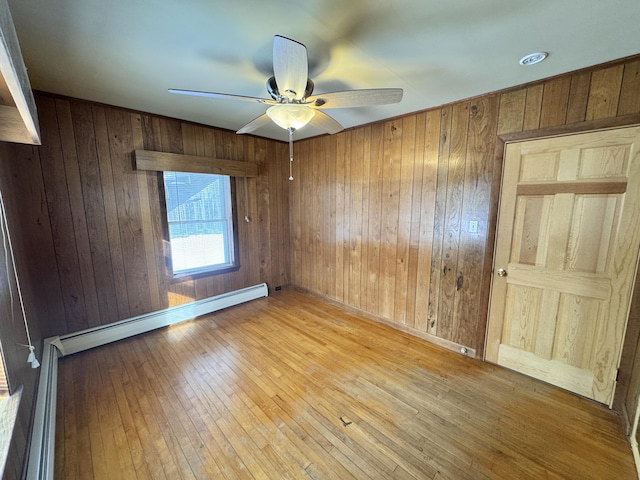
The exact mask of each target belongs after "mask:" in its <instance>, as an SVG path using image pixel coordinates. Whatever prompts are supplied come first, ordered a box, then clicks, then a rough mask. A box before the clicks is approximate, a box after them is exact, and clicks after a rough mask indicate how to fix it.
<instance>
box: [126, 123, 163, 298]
mask: <svg viewBox="0 0 640 480" xmlns="http://www.w3.org/2000/svg"><path fill="white" fill-rule="evenodd" d="M131 132H132V140H133V145H134V148H135V149H143V148H144V139H143V133H142V118H141V116H140V115H131ZM155 175H156V173H155V172H147V171H137V172H136V180H137V184H138V194H139V201H140V220H141V225H142V238H143V242H144V253H145V260H146V262H145V263H146V272H145V274H146V276H147V279H148V281H149V295H150V299H151V308H152V309H153V310H160V309H161V308H162V303H161V301H160V288H159V285H158V277H157V273H156V272H157V271H158V270H159V269H160V267H159V266H158V265H157V263H156V259H157V255H156V244H157V243H159V242H158V241H156V239H155V238H154V234H153V224H152V222H151V202H156V203H159V202H160V199H159V198H153V199H152V198H150V197H149V188H148V180H147V176H155Z"/></svg>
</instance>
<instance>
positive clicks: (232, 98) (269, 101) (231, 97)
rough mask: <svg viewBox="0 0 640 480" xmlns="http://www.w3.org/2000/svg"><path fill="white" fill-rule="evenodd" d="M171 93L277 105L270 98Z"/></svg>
mask: <svg viewBox="0 0 640 480" xmlns="http://www.w3.org/2000/svg"><path fill="white" fill-rule="evenodd" d="M169 93H177V94H179V95H192V96H194V97H208V98H221V99H223V100H242V101H245V102H258V103H268V104H269V105H275V104H276V103H277V102H276V101H275V100H271V99H268V98H258V97H246V96H244V95H232V94H230V93H215V92H199V91H197V90H179V89H177V88H170V89H169Z"/></svg>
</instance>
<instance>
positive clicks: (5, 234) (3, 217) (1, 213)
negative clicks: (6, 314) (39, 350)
mask: <svg viewBox="0 0 640 480" xmlns="http://www.w3.org/2000/svg"><path fill="white" fill-rule="evenodd" d="M0 228H1V229H2V245H3V247H4V258H5V260H6V262H5V265H6V267H7V280H9V279H10V278H11V272H10V270H9V254H10V255H11V265H12V266H13V275H14V278H15V280H16V289H17V290H18V298H19V299H20V310H21V311H22V320H23V321H24V330H25V332H26V333H27V342H28V345H22V344H20V346H22V347H26V348H28V349H29V356H28V357H27V363H30V364H31V368H38V367H39V366H40V362H39V361H38V359H37V358H36V354H35V352H34V350H35V347H34V346H33V344H32V343H31V334H30V333H29V324H28V323H27V314H26V313H25V310H24V300H23V299H22V290H20V281H19V280H18V270H17V268H16V261H15V257H14V255H13V245H12V244H11V235H10V234H9V226H8V225H7V212H6V210H5V208H4V198H3V197H2V192H0ZM7 243H8V244H9V250H8V251H7ZM9 297H10V298H11V316H12V318H13V290H12V289H11V282H9Z"/></svg>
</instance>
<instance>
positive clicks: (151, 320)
mask: <svg viewBox="0 0 640 480" xmlns="http://www.w3.org/2000/svg"><path fill="white" fill-rule="evenodd" d="M267 292H268V291H267V284H266V283H262V284H260V285H255V286H253V287H247V288H243V289H242V290H236V291H233V292H230V293H225V294H222V295H216V296H215V297H209V298H205V299H202V300H196V301H195V302H190V303H185V304H183V305H177V306H175V307H169V308H166V309H164V310H158V311H156V312H152V313H147V314H144V315H139V316H137V317H132V318H129V319H127V320H122V321H120V322H115V323H110V324H108V325H103V326H100V327H96V328H90V329H87V330H82V331H80V332H76V333H72V334H69V335H61V336H60V343H61V344H62V350H61V353H62V355H63V356H64V355H71V354H72V353H78V352H82V351H83V350H88V349H90V348H93V347H98V346H101V345H106V344H107V343H111V342H115V341H117V340H122V339H124V338H128V337H133V336H134V335H139V334H141V333H146V332H150V331H151V330H155V329H156V328H161V327H167V326H169V325H175V324H176V323H180V322H184V321H186V320H191V319H193V318H196V317H199V316H200V315H206V314H207V313H212V312H216V311H218V310H222V309H223V308H227V307H232V306H234V305H239V304H241V303H244V302H248V301H250V300H255V299H257V298H260V297H266V296H267Z"/></svg>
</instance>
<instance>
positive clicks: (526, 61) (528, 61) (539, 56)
mask: <svg viewBox="0 0 640 480" xmlns="http://www.w3.org/2000/svg"><path fill="white" fill-rule="evenodd" d="M548 55H549V54H548V53H547V52H536V53H530V54H529V55H526V56H524V57H522V58H521V59H520V65H535V64H536V63H540V62H541V61H543V60H544V59H545V58H547V56H548Z"/></svg>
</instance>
